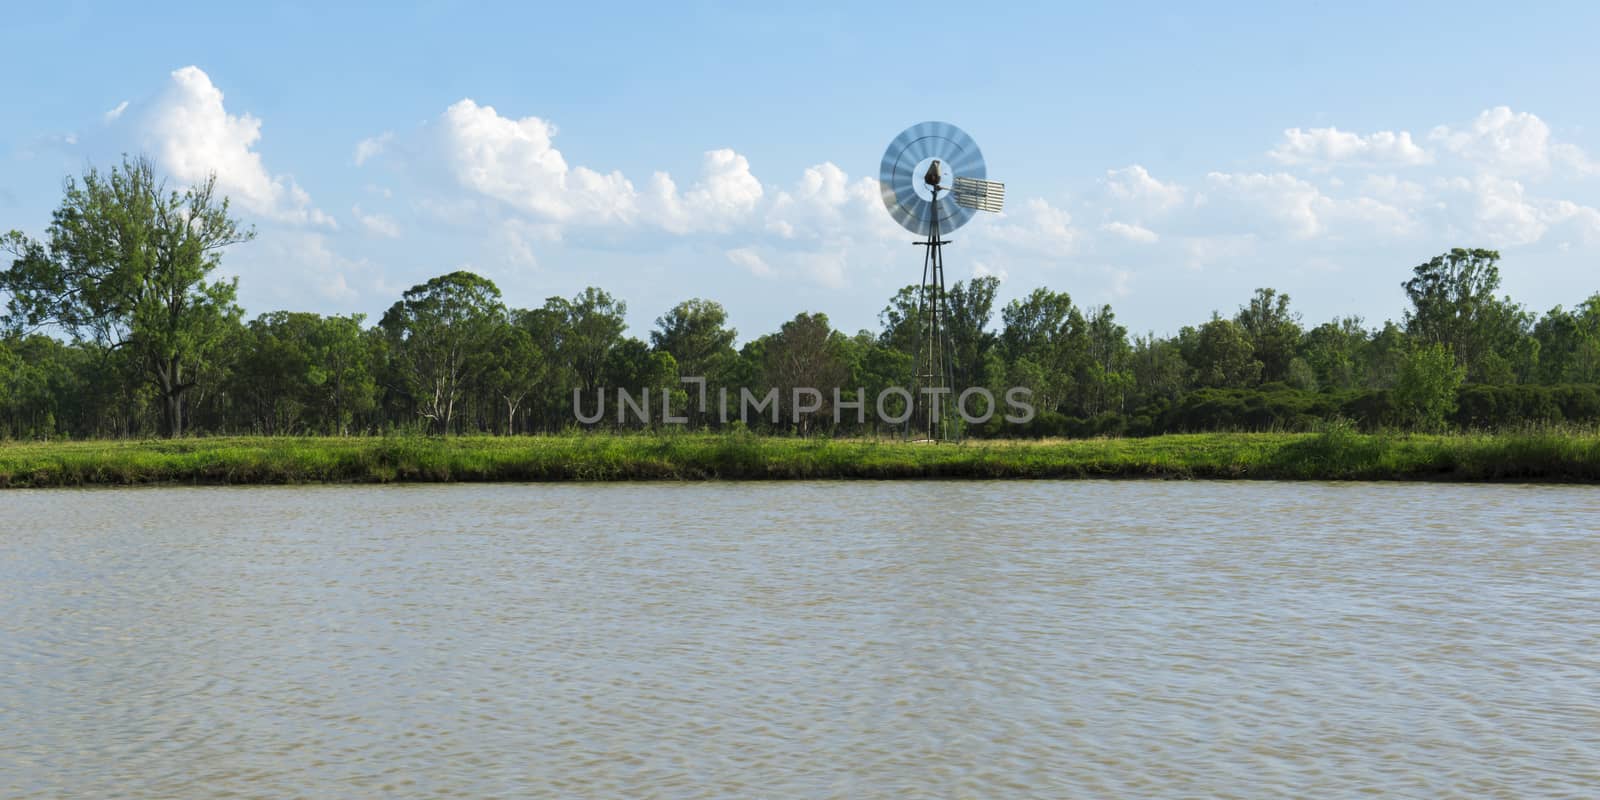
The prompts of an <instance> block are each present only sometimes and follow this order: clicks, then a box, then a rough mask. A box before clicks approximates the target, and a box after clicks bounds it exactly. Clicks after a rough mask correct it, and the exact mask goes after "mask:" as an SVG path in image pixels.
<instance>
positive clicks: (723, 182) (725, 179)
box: [643, 149, 764, 233]
mask: <svg viewBox="0 0 1600 800" xmlns="http://www.w3.org/2000/svg"><path fill="white" fill-rule="evenodd" d="M763 193H764V191H763V189H762V188H761V181H759V180H756V176H754V175H752V174H750V162H749V160H747V159H746V158H745V157H744V156H742V155H739V154H738V153H736V152H734V151H732V150H729V149H721V150H711V151H709V152H707V153H706V154H705V157H704V162H703V164H702V167H701V177H700V181H699V182H698V183H696V184H695V185H694V186H693V187H691V188H690V189H689V191H687V192H685V193H684V194H682V195H679V194H678V187H677V184H675V183H674V182H673V180H672V176H671V175H668V174H667V173H665V172H657V173H655V174H654V175H652V176H651V178H650V185H649V187H648V188H647V190H646V191H645V196H644V202H643V211H644V216H645V219H646V221H648V222H651V223H654V224H656V225H659V226H661V227H662V228H664V229H666V230H667V231H669V232H672V233H691V232H694V231H726V230H728V229H729V228H730V227H731V226H732V225H734V224H736V223H738V222H740V221H742V220H744V219H745V218H746V217H748V216H749V215H750V213H751V212H752V211H754V210H755V207H756V204H758V203H760V202H761V196H762V194H763Z"/></svg>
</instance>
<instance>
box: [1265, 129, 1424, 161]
mask: <svg viewBox="0 0 1600 800" xmlns="http://www.w3.org/2000/svg"><path fill="white" fill-rule="evenodd" d="M1267 155H1268V156H1269V157H1271V158H1272V159H1273V160H1274V161H1277V162H1278V163H1280V164H1287V165H1310V166H1317V167H1331V166H1336V165H1355V166H1375V165H1384V166H1417V165H1420V164H1428V163H1431V162H1432V161H1433V156H1432V155H1430V154H1429V153H1428V152H1427V151H1426V150H1423V149H1422V148H1421V147H1420V146H1418V145H1417V143H1416V142H1414V141H1412V140H1411V134H1410V133H1408V132H1406V131H1400V132H1398V133H1396V132H1394V131H1378V132H1377V133H1371V134H1368V135H1366V136H1362V135H1361V134H1358V133H1351V132H1350V131H1341V130H1339V129H1338V128H1312V129H1310V130H1301V129H1300V128H1290V129H1288V130H1286V131H1284V132H1283V142H1281V143H1280V144H1279V145H1278V146H1277V147H1276V148H1274V149H1273V150H1272V151H1271V152H1269V153H1268V154H1267Z"/></svg>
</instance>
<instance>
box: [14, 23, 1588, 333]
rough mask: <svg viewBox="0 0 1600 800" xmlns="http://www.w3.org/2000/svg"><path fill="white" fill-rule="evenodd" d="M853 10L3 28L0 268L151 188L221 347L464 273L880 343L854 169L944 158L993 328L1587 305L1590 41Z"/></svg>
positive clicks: (870, 195) (641, 308) (376, 304)
mask: <svg viewBox="0 0 1600 800" xmlns="http://www.w3.org/2000/svg"><path fill="white" fill-rule="evenodd" d="M868 5H869V4H859V3H839V4H829V3H822V2H812V3H805V4H783V3H741V4H735V3H728V4H706V3H689V4H663V3H651V4H640V5H607V4H599V3H563V4H542V3H518V4H509V5H496V4H467V3H425V4H419V5H416V6H414V7H412V8H409V9H405V10H395V9H393V8H389V7H386V6H384V5H377V4H374V5H368V6H357V5H344V4H331V3H307V4H276V5H275V4H271V3H251V4H218V3H205V4H192V5H191V4H185V3H164V4H159V5H158V6H151V7H149V8H135V7H133V6H129V5H126V4H110V3H106V4H97V3H74V2H62V3H52V4H46V3H31V4H26V5H20V4H19V5H17V6H15V7H10V8H8V10H7V11H6V13H5V18H6V23H5V29H6V37H5V38H6V46H5V47H3V48H0V75H4V76H6V77H5V78H4V81H5V85H4V87H3V91H0V230H7V229H17V230H21V231H23V232H25V233H28V234H30V235H34V236H42V235H43V234H44V232H45V230H46V228H47V226H48V225H49V220H50V214H51V211H52V210H54V209H55V208H56V207H57V206H58V205H59V203H60V201H61V191H62V184H63V180H64V179H65V178H66V177H67V176H68V175H78V174H81V173H82V172H83V171H84V170H85V169H86V168H88V167H90V166H95V167H99V168H102V169H103V168H107V167H110V166H112V165H115V164H117V163H119V161H120V158H121V154H124V153H127V154H144V155H147V156H149V157H150V158H152V159H153V160H154V161H155V163H156V165H157V167H158V169H159V170H160V171H161V172H162V173H163V174H164V175H166V176H168V178H169V179H170V182H171V185H174V186H183V185H187V184H189V183H193V182H195V181H198V180H202V179H204V178H205V176H207V175H209V174H215V175H216V177H217V182H218V185H219V187H220V188H221V189H222V190H223V192H224V193H226V194H227V195H228V196H229V198H230V200H231V203H232V206H231V207H232V209H233V210H234V211H235V212H236V214H237V216H239V217H240V218H241V219H242V220H244V221H245V222H247V223H249V224H250V225H252V226H253V227H254V228H255V230H256V232H257V237H256V239H255V240H254V241H251V242H248V243H245V244H241V245H238V246H236V247H234V248H233V249H231V250H230V251H228V252H227V253H226V254H225V256H224V259H223V263H222V267H221V272H222V273H224V274H227V275H237V276H238V278H239V299H240V302H241V304H242V305H243V306H244V307H245V309H246V312H247V314H248V315H250V316H254V315H256V314H259V313H263V312H267V311H271V310H277V309H291V310H301V311H315V312H319V313H326V314H333V313H340V314H346V313H364V314H367V315H368V316H369V319H371V320H375V319H376V318H377V317H378V316H379V315H381V314H382V312H383V310H384V309H385V308H387V307H388V306H389V305H390V304H392V303H393V302H394V301H395V300H397V299H398V298H399V296H400V294H401V292H403V291H404V290H405V289H407V288H408V287H410V286H413V285H415V284H418V283H421V282H423V281H426V280H427V279H428V278H430V277H433V276H435V275H439V274H443V273H446V272H450V271H453V270H457V269H466V270H471V271H473V272H477V273H479V274H482V275H484V276H486V277H488V278H490V279H492V280H493V281H495V283H496V284H497V285H498V286H499V287H500V288H501V290H502V292H503V293H504V296H505V300H506V302H507V304H509V305H511V306H516V307H533V306H537V305H540V304H541V303H543V301H544V299H545V298H547V297H550V296H555V295H561V296H571V295H573V294H575V293H577V292H578V291H580V290H581V289H583V288H584V287H586V286H599V287H601V288H604V289H606V290H608V291H610V292H611V293H613V294H614V295H616V296H618V297H620V298H621V299H623V300H624V301H626V303H627V305H628V322H629V327H630V332H631V333H633V334H634V335H637V336H640V337H644V336H646V335H647V334H648V331H649V330H650V329H651V327H652V326H653V322H654V320H655V318H656V317H658V316H660V315H661V314H663V313H664V312H666V311H667V310H668V309H669V308H670V307H671V306H673V305H674V304H676V303H677V302H679V301H681V300H685V299H689V298H693V297H703V298H708V299H712V300H716V301H718V302H720V303H722V304H723V305H724V306H726V307H727V309H728V311H729V316H730V320H731V322H732V324H733V325H734V326H735V327H736V328H737V329H738V330H739V331H740V338H741V340H748V339H750V338H753V337H755V336H759V335H762V334H763V333H766V332H770V331H773V330H776V329H777V327H778V326H779V325H781V324H782V322H783V321H785V320H787V319H790V318H792V317H793V316H794V315H795V314H797V313H801V312H823V313H826V314H827V315H828V317H829V318H830V320H831V321H832V322H833V324H834V326H835V327H836V328H839V329H842V330H844V331H846V332H854V331H856V330H859V329H863V328H867V329H873V330H876V329H877V327H878V313H879V311H881V310H882V308H883V307H884V305H885V304H886V302H887V300H888V298H889V297H891V296H892V295H893V294H894V292H895V290H896V289H897V288H899V287H901V286H905V285H908V284H911V283H914V282H916V281H917V280H918V279H919V278H920V276H921V271H922V261H921V249H920V248H916V247H911V246H908V244H909V243H910V242H911V241H912V240H913V239H914V237H913V236H912V235H910V234H908V233H907V232H906V231H904V230H903V229H901V228H899V227H898V226H897V225H896V224H895V223H894V222H893V221H892V220H890V218H889V216H888V213H887V212H886V210H885V209H884V207H883V203H882V200H881V199H880V196H879V192H878V186H877V170H878V163H879V160H880V159H881V158H882V156H883V151H884V148H885V147H886V146H887V145H888V143H889V141H890V140H891V139H892V138H893V137H894V136H895V135H896V134H898V133H899V132H900V131H901V130H902V129H904V128H906V127H908V126H910V125H912V124H914V123H917V122H921V121H924V120H943V121H948V122H951V123H954V124H956V125H958V126H960V127H961V128H962V129H964V130H965V131H966V132H967V133H969V134H970V135H971V136H972V137H973V138H974V139H975V140H976V141H977V142H978V144H979V145H980V146H981V147H982V149H983V153H984V156H985V160H986V162H987V165H988V174H989V177H990V178H991V179H995V180H1000V181H1003V182H1005V183H1006V186H1007V192H1006V203H1007V207H1006V210H1005V211H1004V212H1003V213H1002V214H998V215H989V214H980V215H978V216H977V217H976V218H975V219H974V220H973V221H972V222H970V223H969V224H968V225H966V226H965V227H963V228H961V229H960V230H958V231H956V232H955V233H953V234H952V235H951V236H950V237H949V238H950V239H951V240H952V242H953V243H952V244H951V245H950V246H949V247H948V248H946V251H945V265H946V271H947V274H948V277H949V280H951V281H955V280H964V279H969V278H971V277H973V276H975V275H994V276H997V277H999V278H1000V279H1001V286H1000V301H1001V304H1003V303H1004V302H1005V301H1007V300H1009V299H1011V298H1015V297H1018V296H1021V295H1025V294H1027V293H1028V292H1029V291H1031V290H1032V289H1034V288H1036V287H1040V286H1046V287H1049V288H1051V289H1054V290H1057V291H1065V292H1068V293H1069V294H1071V296H1072V297H1073V299H1074V300H1075V301H1077V302H1078V303H1079V304H1080V305H1081V306H1092V305H1099V304H1102V303H1109V304H1110V305H1111V306H1112V308H1113V309H1114V311H1115V313H1116V315H1117V318H1118V320H1119V321H1121V322H1122V323H1124V324H1125V325H1127V326H1128V327H1129V328H1130V330H1131V331H1133V332H1134V333H1142V332H1146V331H1150V332H1155V333H1157V334H1171V333H1175V332H1176V331H1177V329H1178V328H1179V327H1180V326H1182V325H1188V324H1198V323H1200V322H1203V321H1205V320H1206V319H1208V318H1209V317H1210V315H1211V313H1212V312H1213V311H1217V312H1221V313H1222V314H1224V315H1231V314H1232V313H1234V312H1235V311H1237V309H1238V307H1239V306H1240V305H1242V304H1243V303H1245V302H1246V300H1247V299H1248V298H1249V296H1250V295H1251V293H1252V292H1253V291H1254V290H1255V289H1256V288H1257V287H1272V288H1275V289H1277V290H1278V291H1280V292H1284V293H1287V294H1288V295H1290V297H1291V298H1292V299H1293V308H1294V309H1295V310H1296V311H1298V312H1300V313H1301V315H1302V318H1303V321H1304V322H1305V323H1307V324H1316V323H1318V322H1322V321H1326V320H1328V319H1330V318H1332V317H1334V316H1336V315H1346V316H1347V315H1360V316H1362V317H1363V318H1365V319H1366V321H1367V322H1368V324H1369V325H1378V324H1381V323H1382V322H1383V321H1384V320H1386V319H1395V320H1398V319H1399V318H1400V316H1401V314H1402V313H1403V311H1404V309H1405V307H1406V299H1405V295H1404V292H1403V291H1402V290H1401V288H1400V284H1401V283H1402V282H1403V281H1404V280H1405V279H1406V278H1407V277H1408V276H1409V274H1410V270H1411V268H1412V267H1414V266H1415V265H1417V264H1419V263H1421V262H1423V261H1426V260H1427V259H1429V258H1430V257H1432V256H1434V255H1437V254H1439V253H1441V252H1444V251H1446V250H1448V249H1449V248H1451V247H1458V246H1460V247H1486V248H1492V249H1497V250H1499V251H1500V253H1501V254H1502V257H1503V258H1502V262H1501V273H1502V277H1503V281H1504V283H1503V290H1504V291H1505V292H1506V293H1509V294H1510V295H1511V296H1512V297H1513V298H1514V299H1515V300H1517V301H1519V302H1522V303H1524V304H1526V305H1527V306H1528V307H1529V308H1531V309H1533V310H1536V311H1545V310H1548V309H1549V308H1551V307H1552V306H1554V305H1557V304H1562V305H1566V306H1572V305H1574V304H1576V303H1578V302H1580V301H1582V300H1583V299H1584V298H1586V297H1588V296H1589V295H1590V294H1593V293H1595V292H1596V291H1600V103H1597V102H1596V97H1597V92H1596V90H1595V78H1596V76H1600V48H1596V47H1595V46H1594V33H1595V32H1596V31H1600V4H1593V3H1557V2H1551V3H1540V4H1531V5H1529V6H1527V7H1521V6H1519V5H1515V4H1509V3H1474V2H1450V3H1388V2H1384V3H1364V2H1338V3H1296V4H1282V3H1262V4H1247V3H1238V4H1230V5H1231V7H1230V8H1228V9H1226V10H1220V11H1219V10H1214V9H1199V8H1194V7H1191V6H1192V5H1193V4H1182V3H1173V4H1156V3H1137V2H1134V3H1114V4H1112V3H1107V4H1094V5H1090V4H1063V3H1042V4H1025V3H1015V4H978V3H963V4H954V3H948V4H946V3H936V2H934V3H919V4H916V5H915V8H916V9H917V13H916V15H913V14H912V13H910V12H909V11H908V9H909V8H910V7H909V6H906V5H904V4H895V5H890V4H871V5H872V6H873V7H866V6H868ZM998 323H999V320H998V307H997V314H996V324H998Z"/></svg>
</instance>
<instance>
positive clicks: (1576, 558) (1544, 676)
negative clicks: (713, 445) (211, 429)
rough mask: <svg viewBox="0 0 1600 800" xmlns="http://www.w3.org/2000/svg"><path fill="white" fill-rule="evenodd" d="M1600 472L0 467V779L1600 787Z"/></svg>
mask: <svg viewBox="0 0 1600 800" xmlns="http://www.w3.org/2000/svg"><path fill="white" fill-rule="evenodd" d="M1597 528H1600V490H1596V489H1594V488H1589V487H1537V486H1484V485H1474V486H1465V485H1461V486H1458V485H1441V484H1316V483H1254V482H1240V483H1208V482H1168V481H1145V482H1113V481H1080V482H881V483H880V482H818V483H691V484H602V485H595V484H588V485H484V486H469V485H451V486H440V485H429V486H398V487H320V486H319V487H259V488H153V489H121V490H38V491H28V490H13V491H7V492H0V796H4V797H8V798H47V797H48V798H55V797H113V796H118V797H140V798H143V797H150V798H155V797H161V798H213V797H223V796H240V797H293V796H307V797H341V798H347V797H389V796H396V797H402V796H403V797H421V796H428V797H435V796H450V797H458V798H487V797H644V796H651V797H684V798H689V797H774V798H776V797H839V798H866V797H884V798H889V797H894V798H900V797H979V798H995V797H1113V798H1127V797H1145V796H1149V797H1176V796H1195V797H1233V798H1258V797H1259V798H1277V797H1292V796H1302V797H1319V798H1334V797H1367V796H1382V797H1418V798H1445V797H1460V798H1488V797H1507V798H1527V797H1543V796H1549V797H1562V796H1565V797H1580V796H1591V797H1592V796H1594V792H1596V791H1597V787H1600V539H1597V537H1596V529H1597Z"/></svg>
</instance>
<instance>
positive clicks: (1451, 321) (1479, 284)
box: [1402, 247, 1537, 382]
mask: <svg viewBox="0 0 1600 800" xmlns="http://www.w3.org/2000/svg"><path fill="white" fill-rule="evenodd" d="M1499 261H1500V253H1499V252H1497V251H1494V250H1482V249H1474V250H1467V249H1463V248H1459V247H1458V248H1455V249H1453V250H1451V251H1450V252H1448V253H1444V254H1442V255H1438V256H1435V257H1433V258H1432V259H1430V260H1429V261H1427V262H1424V263H1422V264H1419V265H1417V267H1416V268H1415V269H1414V270H1412V277H1411V279H1410V280H1408V281H1406V282H1405V283H1404V284H1402V285H1403V286H1404V288H1405V290H1406V296H1407V297H1408V298H1410V300H1411V306H1412V307H1411V310H1410V311H1407V312H1406V316H1405V323H1406V333H1407V334H1409V335H1410V336H1411V337H1412V338H1414V339H1416V340H1418V341H1421V342H1425V343H1438V344H1442V345H1445V346H1446V347H1448V348H1449V349H1450V351H1451V352H1453V353H1454V354H1455V356H1456V358H1457V359H1459V360H1460V361H1461V363H1462V365H1464V366H1465V367H1466V368H1467V376H1468V378H1470V379H1472V380H1474V381H1481V382H1509V381H1511V380H1514V379H1515V377H1516V375H1517V373H1518V372H1524V373H1530V372H1531V371H1532V366H1531V361H1532V360H1533V359H1532V357H1536V355H1537V351H1536V350H1535V351H1533V352H1532V353H1529V352H1528V351H1527V349H1526V346H1525V345H1523V344H1522V342H1523V340H1524V339H1526V338H1527V334H1528V329H1529V328H1530V327H1531V324H1532V318H1531V315H1529V314H1528V313H1527V312H1525V311H1523V309H1522V307H1521V306H1518V305H1516V304H1515V303H1512V302H1511V298H1509V297H1506V298H1503V299H1496V298H1495V295H1494V293H1495V290H1497V289H1499V288H1500V267H1499ZM1519 347H1522V348H1523V349H1522V350H1520V351H1519ZM1531 356H1532V357H1531Z"/></svg>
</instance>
